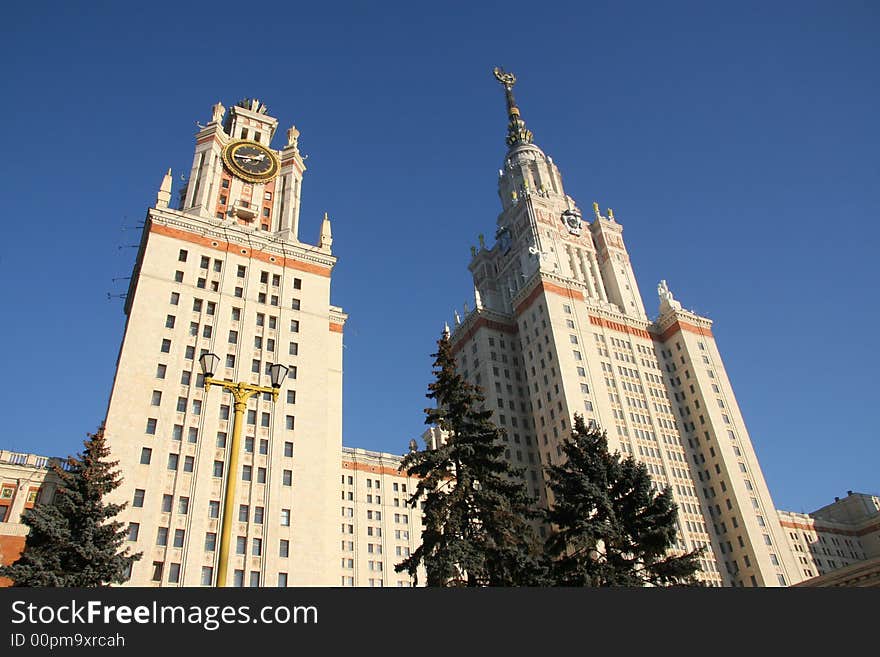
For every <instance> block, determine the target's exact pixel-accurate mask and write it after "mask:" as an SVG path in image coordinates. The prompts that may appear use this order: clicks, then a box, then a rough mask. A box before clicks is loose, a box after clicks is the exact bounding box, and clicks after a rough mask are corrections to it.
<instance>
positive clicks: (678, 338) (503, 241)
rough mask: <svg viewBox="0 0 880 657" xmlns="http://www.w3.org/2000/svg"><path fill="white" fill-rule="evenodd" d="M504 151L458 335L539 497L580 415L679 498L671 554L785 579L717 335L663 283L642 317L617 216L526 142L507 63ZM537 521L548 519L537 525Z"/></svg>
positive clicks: (740, 582)
mask: <svg viewBox="0 0 880 657" xmlns="http://www.w3.org/2000/svg"><path fill="white" fill-rule="evenodd" d="M495 77H496V78H497V80H498V81H499V82H500V83H501V84H502V86H503V87H504V91H505V97H506V104H507V114H508V125H507V139H506V143H507V147H508V149H507V153H506V155H505V157H504V162H503V168H502V169H501V170H499V178H498V191H499V196H500V199H501V206H502V211H501V214H500V215H499V216H498V218H497V228H496V231H495V241H494V244H492V245H491V246H487V244H486V242H485V239H484V238H483V237H482V236H480V240H479V242H480V243H479V247H472V249H471V253H472V258H471V262H470V265H469V269H470V271H471V273H472V274H473V279H474V301H475V308H474V309H473V310H472V311H471V312H467V310H466V312H465V316H464V317H463V318H456V319H457V321H456V325H455V327H454V331H453V333H452V341H453V348H454V350H455V352H456V358H457V363H458V366H459V368H460V370H461V371H462V373H463V374H464V376H465V377H466V378H467V379H468V381H470V382H471V383H474V384H476V385H479V386H481V387H482V388H483V390H484V393H485V396H486V399H487V403H488V405H489V407H491V408H493V409H494V412H495V417H494V420H495V422H496V424H498V425H499V426H500V427H501V428H503V429H505V430H506V433H507V437H506V440H507V442H508V446H507V447H508V448H507V450H506V455H507V458H509V459H510V460H511V462H512V463H513V465H515V466H517V467H520V468H525V477H526V483H527V485H528V486H529V488H530V490H531V492H532V493H533V495H534V496H535V497H536V498H537V499H538V500H539V503H540V504H542V505H546V504H548V490H547V488H546V486H545V484H544V481H543V478H542V466H547V465H550V464H555V463H557V462H558V461H559V459H561V458H562V450H561V446H560V445H561V441H562V440H563V439H564V438H565V437H566V436H567V435H568V434H569V433H570V431H571V422H572V417H573V415H574V414H575V413H579V414H581V415H583V416H584V417H585V419H586V420H587V421H588V422H590V421H593V422H596V423H598V425H599V426H600V427H602V428H603V429H605V430H606V431H607V434H608V440H609V446H610V448H611V449H612V451H613V450H615V449H617V450H620V451H621V452H622V453H624V454H631V455H633V456H634V457H636V458H637V459H639V460H641V461H643V462H644V463H645V464H646V465H647V467H648V469H649V471H650V472H651V475H652V478H653V480H654V481H655V482H656V484H657V485H658V486H661V487H662V486H665V485H669V486H670V487H671V489H672V494H673V497H674V499H675V502H676V504H677V505H678V509H679V517H678V544H677V546H676V549H678V550H681V551H686V550H692V549H694V548H696V547H701V546H702V547H705V548H706V551H705V553H704V558H703V559H702V560H701V568H702V571H703V574H702V578H703V579H704V580H705V581H706V582H707V583H709V584H711V585H715V586H722V585H731V586H779V585H785V584H788V583H790V582H791V577H790V574H789V573H791V572H793V564H792V563H790V560H791V557H790V554H789V551H788V550H787V549H786V548H785V545H784V541H783V536H782V535H781V533H780V530H779V527H778V524H777V523H775V522H773V519H774V518H775V509H774V507H773V502H772V499H771V497H770V493H769V491H768V489H767V486H766V483H765V482H764V478H763V475H762V473H761V469H760V466H759V464H758V461H757V458H756V456H755V452H754V450H753V448H752V445H751V441H750V439H749V435H748V432H747V430H746V426H745V422H744V421H743V418H742V415H741V413H740V411H739V408H738V406H737V404H736V399H735V397H734V394H733V390H732V388H731V386H730V382H729V380H728V379H727V375H726V373H725V371H724V365H723V362H722V360H721V355H720V353H719V351H718V348H717V345H716V344H715V339H714V336H713V334H712V330H711V325H712V322H711V320H709V319H707V318H704V317H700V316H698V315H696V314H694V313H691V312H687V311H685V310H682V308H681V305H680V304H678V302H676V301H675V300H674V298H673V297H672V295H671V293H669V291H668V288H667V287H666V285H665V282H664V283H663V284H662V285H661V287H660V288H659V290H658V291H659V296H660V300H661V305H660V313H659V316H658V318H657V319H656V320H655V321H651V320H649V318H648V317H647V315H646V312H645V307H644V304H643V302H642V299H641V294H640V292H639V289H638V286H637V284H636V279H635V275H634V273H633V268H632V265H631V262H630V257H629V254H628V252H627V249H626V246H625V244H624V241H623V227H622V225H621V224H620V223H619V222H618V220H617V219H616V218H615V217H614V213H613V211H612V210H611V209H608V210H607V212H606V214H602V213H601V211H600V210H599V206H598V204H597V203H593V211H592V217H590V218H587V217H585V216H584V215H583V213H582V212H581V210H580V208H579V207H578V205H577V204H576V202H575V201H574V199H573V198H572V197H571V196H568V195H567V194H566V193H565V190H564V188H563V184H562V176H561V174H560V172H559V169H558V167H557V166H556V164H555V163H554V162H553V160H552V159H551V158H550V157H549V156H547V155H546V154H545V153H544V152H543V151H542V150H541V149H540V148H539V147H538V146H537V145H535V144H534V142H533V135H532V132H531V131H530V130H528V129H527V128H526V124H525V121H524V119H523V118H522V114H521V112H520V110H519V107H518V106H517V104H516V101H515V99H514V97H513V86H514V83H515V82H516V78H515V77H514V76H513V75H512V74H510V73H506V72H504V71H503V70H501V69H495ZM542 529H543V528H542Z"/></svg>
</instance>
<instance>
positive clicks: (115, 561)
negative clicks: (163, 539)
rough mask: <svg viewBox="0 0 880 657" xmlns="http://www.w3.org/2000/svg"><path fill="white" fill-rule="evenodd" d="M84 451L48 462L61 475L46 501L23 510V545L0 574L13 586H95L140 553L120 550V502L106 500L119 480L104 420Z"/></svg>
mask: <svg viewBox="0 0 880 657" xmlns="http://www.w3.org/2000/svg"><path fill="white" fill-rule="evenodd" d="M88 436H89V437H88V440H86V441H84V443H83V445H84V447H85V449H84V451H83V452H82V453H81V454H79V455H78V457H69V458H68V459H67V466H68V467H67V469H63V468H61V467H59V466H58V465H54V466H53V470H54V473H55V475H56V476H57V477H58V479H59V480H60V482H59V484H58V488H57V489H56V492H55V499H54V501H53V502H52V503H51V504H37V505H35V506H34V507H33V508H31V509H28V510H26V511H25V512H24V513H23V514H22V522H23V523H24V524H26V525H28V526H29V527H30V533H29V534H28V536H27V538H26V540H25V546H24V551H23V552H22V554H21V556H20V557H19V559H18V560H17V561H16V562H15V563H13V564H12V565H10V566H5V567H0V577H8V578H9V579H11V580H12V581H13V586H75V587H96V586H106V585H109V584H111V583H122V582H124V581H125V580H126V579H127V577H128V573H129V571H130V568H131V565H132V563H133V562H134V561H136V560H138V559H140V558H141V554H140V553H138V554H129V550H128V548H125V549H124V550H122V551H120V547H121V546H122V544H123V543H124V541H125V540H126V532H125V530H124V529H123V524H122V523H121V522H118V521H116V520H114V518H115V517H116V515H117V514H118V513H119V512H120V511H121V510H122V509H123V508H125V505H124V504H105V503H104V501H103V499H104V496H105V495H106V494H107V493H109V492H110V491H112V490H115V489H116V488H117V487H118V486H119V485H120V483H121V479H120V476H119V472H118V471H116V470H114V468H115V466H116V465H117V464H118V461H113V462H108V461H107V460H106V459H107V458H108V457H109V455H110V448H109V447H108V446H107V444H106V442H105V439H104V428H103V426H102V427H101V428H99V429H98V432H97V433H95V434H88Z"/></svg>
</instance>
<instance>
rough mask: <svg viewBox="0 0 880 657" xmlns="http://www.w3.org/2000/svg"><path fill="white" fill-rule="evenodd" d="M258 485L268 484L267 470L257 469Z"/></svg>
mask: <svg viewBox="0 0 880 657" xmlns="http://www.w3.org/2000/svg"><path fill="white" fill-rule="evenodd" d="M257 483H258V484H265V483H266V468H257Z"/></svg>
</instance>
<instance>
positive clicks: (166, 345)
mask: <svg viewBox="0 0 880 657" xmlns="http://www.w3.org/2000/svg"><path fill="white" fill-rule="evenodd" d="M159 351H161V352H162V353H163V354H167V353H168V352H170V351H171V340H162V347H161V348H160V349H159ZM163 378H164V377H163Z"/></svg>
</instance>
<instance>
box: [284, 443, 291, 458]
mask: <svg viewBox="0 0 880 657" xmlns="http://www.w3.org/2000/svg"><path fill="white" fill-rule="evenodd" d="M284 456H286V457H291V456H293V443H292V442H290V441H287V442H285V443H284Z"/></svg>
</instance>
